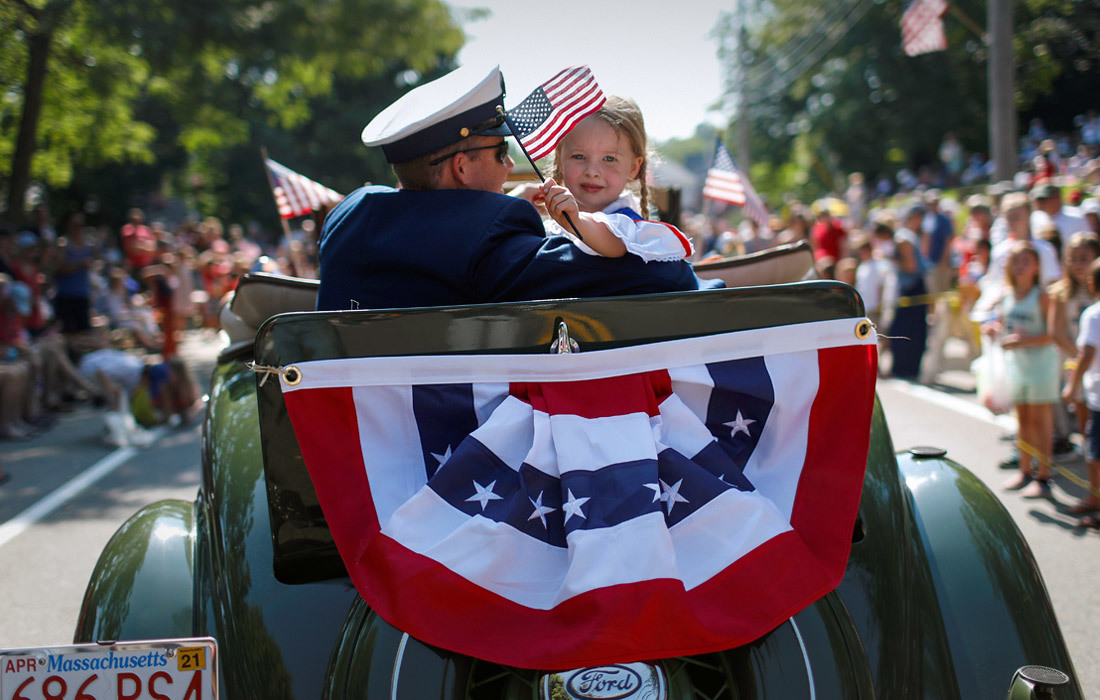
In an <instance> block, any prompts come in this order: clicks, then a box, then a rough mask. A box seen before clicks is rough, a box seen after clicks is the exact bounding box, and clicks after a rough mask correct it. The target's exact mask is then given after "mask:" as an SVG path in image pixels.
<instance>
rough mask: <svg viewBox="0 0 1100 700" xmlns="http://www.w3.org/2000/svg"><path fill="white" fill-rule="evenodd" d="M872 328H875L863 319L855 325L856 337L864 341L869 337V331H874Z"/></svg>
mask: <svg viewBox="0 0 1100 700" xmlns="http://www.w3.org/2000/svg"><path fill="white" fill-rule="evenodd" d="M874 328H875V326H874V324H873V323H871V322H870V321H868V320H867V319H863V320H862V321H860V322H859V323H857V324H856V337H857V338H859V339H860V340H865V339H867V338H869V337H871V331H872V330H874Z"/></svg>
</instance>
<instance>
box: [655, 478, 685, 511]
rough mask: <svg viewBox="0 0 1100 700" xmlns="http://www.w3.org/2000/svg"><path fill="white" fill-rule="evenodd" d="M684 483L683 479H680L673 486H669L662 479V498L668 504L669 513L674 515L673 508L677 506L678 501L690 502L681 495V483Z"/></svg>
mask: <svg viewBox="0 0 1100 700" xmlns="http://www.w3.org/2000/svg"><path fill="white" fill-rule="evenodd" d="M683 483H684V480H683V479H680V480H679V481H677V482H676V483H675V484H673V485H672V486H669V485H668V484H666V483H665V482H664V479H662V480H661V488H662V489H663V490H664V493H662V494H661V500H662V501H664V502H665V503H666V504H668V514H669V515H672V509H673V508H675V507H676V504H677V503H688V502H689V501H688V499H686V498H684V497H683V496H681V495H680V485H681V484H683Z"/></svg>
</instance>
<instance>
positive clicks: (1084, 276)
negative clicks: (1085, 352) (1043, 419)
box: [1047, 233, 1100, 435]
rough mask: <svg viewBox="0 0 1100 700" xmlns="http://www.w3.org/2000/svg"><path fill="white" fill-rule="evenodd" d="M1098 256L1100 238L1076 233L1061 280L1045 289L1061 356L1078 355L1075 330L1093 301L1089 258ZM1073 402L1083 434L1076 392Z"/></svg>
mask: <svg viewBox="0 0 1100 700" xmlns="http://www.w3.org/2000/svg"><path fill="white" fill-rule="evenodd" d="M1098 257H1100V238H1097V237H1096V236H1095V235H1094V234H1091V233H1075V234H1074V235H1073V237H1072V238H1070V239H1069V243H1068V244H1066V252H1065V256H1064V259H1063V264H1062V279H1060V280H1058V281H1057V282H1055V283H1054V284H1052V285H1050V288H1049V290H1048V291H1049V292H1050V301H1051V304H1050V316H1049V318H1048V319H1047V322H1048V324H1049V326H1050V333H1051V336H1052V337H1053V339H1054V345H1055V346H1056V347H1057V348H1058V349H1059V350H1060V351H1061V354H1062V359H1066V358H1071V357H1076V356H1077V332H1078V329H1079V323H1080V320H1081V313H1082V312H1083V311H1084V310H1085V309H1086V308H1087V307H1088V306H1090V305H1091V304H1092V303H1093V302H1094V301H1096V299H1094V298H1093V296H1092V293H1091V292H1090V291H1089V285H1088V277H1089V268H1090V267H1091V266H1092V261H1093V260H1096V259H1097V258H1098ZM1072 405H1073V409H1074V416H1075V417H1076V419H1077V432H1078V433H1080V434H1081V435H1084V434H1085V422H1086V421H1087V420H1088V410H1087V409H1086V407H1085V404H1084V399H1082V398H1081V396H1080V392H1079V391H1078V392H1077V395H1076V396H1075V397H1074V400H1073V402H1072ZM1056 410H1063V409H1061V408H1059V409H1056ZM1057 420H1058V416H1057V415H1055V421H1056V422H1057ZM1067 427H1068V426H1067ZM1060 432H1062V433H1068V432H1069V430H1068V429H1064V430H1061V431H1060Z"/></svg>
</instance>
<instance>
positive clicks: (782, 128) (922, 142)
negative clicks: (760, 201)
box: [721, 0, 1100, 201]
mask: <svg viewBox="0 0 1100 700" xmlns="http://www.w3.org/2000/svg"><path fill="white" fill-rule="evenodd" d="M952 5H953V6H954V8H953V12H959V13H961V15H964V16H967V17H973V18H978V19H979V20H983V21H984V17H985V9H984V5H983V4H981V3H978V2H976V1H975V0H960V1H959V2H955V3H952ZM1016 5H1017V6H1016V12H1015V16H1014V19H1015V26H1016V40H1015V45H1016V59H1017V76H1018V77H1017V105H1018V106H1019V107H1020V108H1023V109H1036V110H1039V111H1043V112H1046V113H1054V112H1056V111H1057V110H1058V107H1057V103H1058V102H1062V100H1061V97H1060V99H1059V100H1058V101H1055V102H1054V103H1051V102H1048V101H1046V100H1045V99H1044V98H1045V96H1046V95H1049V94H1051V93H1052V91H1054V90H1059V93H1058V94H1059V95H1060V96H1061V95H1062V94H1063V93H1062V90H1061V88H1062V87H1063V85H1062V84H1061V81H1069V80H1073V81H1076V82H1075V84H1076V85H1078V86H1080V87H1084V86H1088V87H1090V89H1094V88H1095V87H1096V85H1095V83H1096V82H1098V80H1100V79H1098V78H1097V72H1096V71H1095V66H1096V65H1097V64H1098V63H1100V43H1098V41H1097V39H1098V36H1100V12H1098V11H1097V9H1096V7H1095V3H1084V2H1073V1H1072V0H1019V1H1018V2H1017V4H1016ZM901 14H902V2H901V0H831V2H828V3H821V4H817V3H804V2H801V1H800V0H771V2H769V3H767V4H766V5H762V6H761V7H760V9H759V11H758V12H757V13H755V14H750V20H749V21H750V31H749V41H748V44H747V45H746V46H744V47H740V50H739V51H734V52H731V54H730V60H738V59H740V58H741V57H744V58H746V59H747V60H748V62H749V66H748V71H747V74H746V79H745V85H746V87H747V90H748V101H749V106H750V108H749V119H750V121H751V133H752V139H751V143H752V150H753V161H754V163H766V164H767V166H768V167H767V168H764V169H763V171H761V172H759V180H761V182H758V183H757V186H758V188H761V189H764V190H765V191H769V183H768V180H769V175H771V176H772V180H773V182H772V183H771V187H775V188H787V187H790V188H792V189H780V190H775V189H771V190H770V193H771V194H772V195H773V201H774V196H775V195H778V194H780V193H789V192H792V191H793V192H794V193H795V194H797V195H798V196H800V197H803V198H809V197H813V196H817V195H820V194H822V193H824V192H826V191H829V190H837V189H840V188H841V187H842V180H841V178H842V174H843V173H847V172H852V171H861V172H864V173H865V174H868V175H870V176H872V177H873V176H874V175H876V174H879V173H882V174H887V175H891V176H892V175H893V174H894V173H895V172H896V171H897V170H898V169H900V168H903V167H905V168H910V169H913V170H917V169H919V168H921V167H922V166H926V165H934V164H936V163H937V162H938V147H939V144H940V142H941V140H942V138H943V136H944V135H945V134H946V133H947V132H949V131H953V132H955V134H956V135H957V136H958V137H959V139H960V140H961V142H962V144H963V146H964V148H965V149H966V150H968V151H972V152H986V151H987V148H988V146H987V136H988V132H987V127H986V121H987V109H986V94H987V90H986V70H987V67H986V63H985V62H986V51H985V47H984V44H983V43H982V38H981V37H979V36H977V35H976V34H975V33H974V31H973V30H971V29H970V28H969V27H968V26H967V25H966V24H964V23H963V22H962V21H960V20H959V19H958V18H957V16H956V15H954V14H949V15H948V16H946V17H945V18H944V23H945V29H946V31H947V37H948V49H947V50H946V51H941V52H936V53H931V54H925V55H922V56H916V57H909V56H905V55H904V54H903V53H902V51H901V46H900V29H899V20H900V17H901ZM721 31H722V32H723V33H724V36H725V37H726V39H725V41H724V42H723V43H730V42H731V41H732V39H731V38H730V37H732V36H733V32H734V28H733V27H732V26H730V25H729V24H727V25H726V27H725V28H724V29H722V30H721ZM734 43H736V42H734ZM1090 69H1091V70H1090ZM728 70H730V71H733V70H734V69H733V68H732V67H730V68H729V69H728ZM1092 94H1095V92H1094V91H1089V92H1086V91H1082V92H1081V95H1082V97H1081V100H1079V101H1078V102H1074V104H1073V107H1072V108H1070V109H1071V110H1076V111H1074V112H1073V113H1074V114H1080V113H1082V112H1083V111H1084V101H1085V100H1086V99H1087V96H1088V95H1092ZM1089 105H1090V106H1091V101H1090V102H1089ZM1067 121H1068V118H1067V116H1066V115H1064V114H1063V115H1060V116H1059V118H1058V123H1059V124H1062V125H1064V124H1066V122H1067ZM792 173H793V174H794V175H795V177H794V178H793V182H792V178H791V177H790V176H791V174H792ZM753 178H754V182H757V179H758V168H756V167H754V168H753Z"/></svg>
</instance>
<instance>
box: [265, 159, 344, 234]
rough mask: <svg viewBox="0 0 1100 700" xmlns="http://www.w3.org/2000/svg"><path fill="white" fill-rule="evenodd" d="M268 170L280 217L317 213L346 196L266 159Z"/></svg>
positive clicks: (290, 217)
mask: <svg viewBox="0 0 1100 700" xmlns="http://www.w3.org/2000/svg"><path fill="white" fill-rule="evenodd" d="M264 162H265V163H266V164H267V170H268V172H269V173H270V175H271V188H272V190H274V192H275V204H276V205H277V206H278V207H279V216H281V217H283V218H284V219H293V218H294V217H296V216H305V215H306V214H309V213H310V212H313V211H317V210H318V209H320V208H321V207H323V206H325V205H328V204H336V203H338V202H339V201H340V200H342V199H343V198H344V195H342V194H340V193H339V192H337V191H335V190H330V189H329V188H327V187H325V186H324V185H322V184H320V183H318V182H314V181H313V180H310V179H309V178H308V177H306V176H305V175H299V174H298V173H296V172H294V171H293V170H291V169H290V168H288V167H286V166H285V165H281V164H279V163H276V162H275V161H273V160H271V159H270V158H265V159H264Z"/></svg>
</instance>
